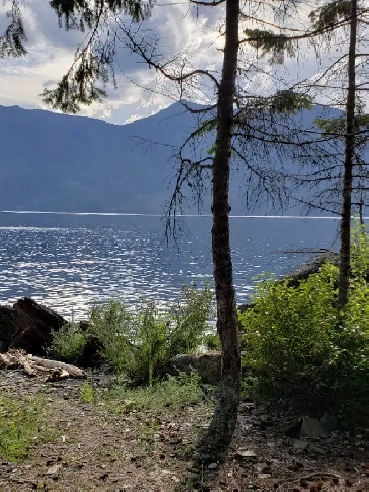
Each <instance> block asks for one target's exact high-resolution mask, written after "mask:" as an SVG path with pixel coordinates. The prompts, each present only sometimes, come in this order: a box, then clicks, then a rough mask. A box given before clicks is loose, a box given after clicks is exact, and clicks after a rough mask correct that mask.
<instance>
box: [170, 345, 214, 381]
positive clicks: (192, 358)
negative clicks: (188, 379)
mask: <svg viewBox="0 0 369 492" xmlns="http://www.w3.org/2000/svg"><path fill="white" fill-rule="evenodd" d="M193 370H195V371H197V372H198V374H199V376H200V379H201V382H202V383H204V384H211V385H213V386H217V385H218V384H219V381H220V375H221V355H220V353H219V352H206V353H204V354H194V355H188V354H183V355H177V356H175V357H173V358H172V359H171V360H170V361H169V363H168V364H167V366H166V368H165V371H164V372H165V373H166V374H169V375H171V376H177V375H178V374H179V373H180V372H185V373H187V374H189V373H190V372H191V371H193Z"/></svg>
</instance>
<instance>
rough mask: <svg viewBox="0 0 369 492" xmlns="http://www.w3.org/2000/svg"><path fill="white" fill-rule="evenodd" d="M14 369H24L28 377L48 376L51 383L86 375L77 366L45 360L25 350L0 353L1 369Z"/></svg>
mask: <svg viewBox="0 0 369 492" xmlns="http://www.w3.org/2000/svg"><path fill="white" fill-rule="evenodd" d="M2 367H5V368H9V369H14V368H18V367H22V368H23V370H24V372H25V373H26V375H27V376H30V377H36V376H41V375H43V376H45V375H47V376H48V380H49V381H57V380H61V379H66V378H69V377H71V378H84V377H85V373H84V372H83V371H82V370H81V369H80V368H79V367H76V366H73V365H71V364H66V363H65V362H62V361H59V360H52V359H44V358H42V357H37V356H35V355H32V354H27V353H26V352H24V351H23V350H9V351H8V352H6V353H4V354H1V353H0V368H2Z"/></svg>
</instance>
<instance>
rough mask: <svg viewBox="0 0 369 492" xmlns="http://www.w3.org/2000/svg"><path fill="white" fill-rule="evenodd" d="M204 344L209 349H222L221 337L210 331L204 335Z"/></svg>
mask: <svg viewBox="0 0 369 492" xmlns="http://www.w3.org/2000/svg"><path fill="white" fill-rule="evenodd" d="M204 345H205V347H206V349H207V350H210V351H211V350H220V338H219V335H218V334H215V333H208V334H207V335H205V337H204Z"/></svg>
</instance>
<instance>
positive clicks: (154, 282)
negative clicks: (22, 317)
mask: <svg viewBox="0 0 369 492" xmlns="http://www.w3.org/2000/svg"><path fill="white" fill-rule="evenodd" d="M186 225H187V227H188V229H189V235H188V236H183V237H181V238H180V239H179V248H180V249H179V250H177V249H176V247H175V246H174V245H173V244H170V246H169V247H167V246H166V243H165V241H164V226H163V223H162V222H161V221H160V220H159V218H156V217H155V218H154V217H144V216H124V215H119V214H115V215H114V214H113V215H112V214H77V215H76V214H31V213H29V214H25V213H23V214H10V213H0V303H3V304H4V303H13V302H14V301H15V300H16V299H18V298H19V297H23V296H31V297H33V298H35V299H36V300H37V301H41V302H44V303H45V304H46V305H49V306H50V307H53V308H54V309H56V310H58V311H59V312H60V313H61V314H63V315H64V316H66V317H69V318H74V319H79V318H83V317H84V316H85V315H86V311H87V310H88V308H89V306H91V304H93V303H94V302H102V301H105V300H107V299H110V298H121V299H124V300H125V301H126V302H128V303H136V302H137V301H139V300H140V299H141V298H142V297H147V298H150V299H154V300H156V301H157V302H158V303H159V304H160V305H161V306H164V305H165V303H167V302H168V301H170V300H172V299H175V298H177V297H178V294H179V290H180V287H181V286H182V285H184V284H187V285H188V284H190V283H191V281H192V280H196V281H197V282H198V284H199V285H200V286H201V285H203V284H204V282H211V281H212V264H211V249H210V244H211V243H210V230H211V219H210V218H208V217H196V218H187V219H186ZM231 228H232V255H233V265H234V283H235V287H236V293H237V302H238V303H244V302H247V301H248V299H249V296H250V293H251V292H252V289H253V286H254V285H255V283H256V282H257V281H258V280H257V279H255V278H254V277H255V276H257V275H260V274H261V273H263V272H264V271H269V272H274V273H276V274H277V275H282V274H285V273H287V272H288V271H290V270H292V269H294V268H295V267H296V266H298V265H299V264H301V263H302V262H303V261H305V260H306V259H307V258H309V257H311V255H306V254H299V253H294V254H288V253H286V251H289V250H297V249H301V248H315V249H319V248H331V247H332V245H333V242H334V239H335V237H336V229H337V222H336V221H332V220H329V221H324V220H321V219H319V220H308V221H306V220H301V219H299V220H295V219H291V220H283V221H280V220H272V219H270V218H268V219H266V218H235V219H234V220H231Z"/></svg>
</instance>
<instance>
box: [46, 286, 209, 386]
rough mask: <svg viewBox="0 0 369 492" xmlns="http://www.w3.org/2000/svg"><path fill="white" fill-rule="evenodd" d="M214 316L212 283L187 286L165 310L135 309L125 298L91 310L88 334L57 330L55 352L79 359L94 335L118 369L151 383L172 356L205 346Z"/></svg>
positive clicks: (148, 306) (147, 306)
mask: <svg viewBox="0 0 369 492" xmlns="http://www.w3.org/2000/svg"><path fill="white" fill-rule="evenodd" d="M213 316H214V312H213V295H212V293H211V290H210V288H209V287H205V288H204V289H202V290H201V289H197V288H196V286H193V287H184V288H183V289H182V291H181V297H180V299H179V300H178V302H176V303H174V305H172V306H171V307H170V308H169V309H167V310H166V311H164V312H161V311H160V310H159V309H158V307H157V305H156V304H155V303H154V302H149V301H143V302H141V303H139V304H138V306H136V307H135V308H134V309H133V308H131V309H129V308H128V307H127V306H126V305H125V304H124V303H123V302H121V301H110V302H108V303H106V304H100V305H95V306H94V307H93V308H92V309H91V312H90V320H89V323H88V328H87V329H86V331H85V332H81V331H79V330H78V329H77V327H76V325H68V326H66V327H65V328H63V329H62V330H61V331H60V332H55V333H54V334H53V343H52V346H51V349H50V353H52V354H53V355H54V356H55V357H58V356H59V357H60V358H63V360H66V361H68V362H75V363H76V362H78V360H80V359H81V357H82V355H83V353H84V350H85V347H86V344H87V342H88V341H89V340H91V338H92V339H93V340H97V341H98V343H99V345H100V347H101V349H100V352H101V354H100V355H101V357H102V358H103V359H104V360H105V361H106V362H107V363H108V364H109V365H110V366H111V367H112V369H113V370H114V372H115V373H117V374H122V373H124V374H126V375H127V377H128V378H129V379H130V380H131V381H132V382H133V383H135V384H146V383H149V384H150V385H151V384H152V383H153V380H154V378H155V377H156V376H160V375H162V373H163V371H164V370H165V366H166V364H167V362H168V361H169V360H170V359H171V358H172V357H174V356H175V355H178V354H181V353H190V352H194V351H195V350H197V349H198V348H199V346H200V345H201V344H202V343H203V341H204V336H205V333H206V331H207V328H208V325H207V324H208V321H209V320H210V319H212V318H213Z"/></svg>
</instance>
